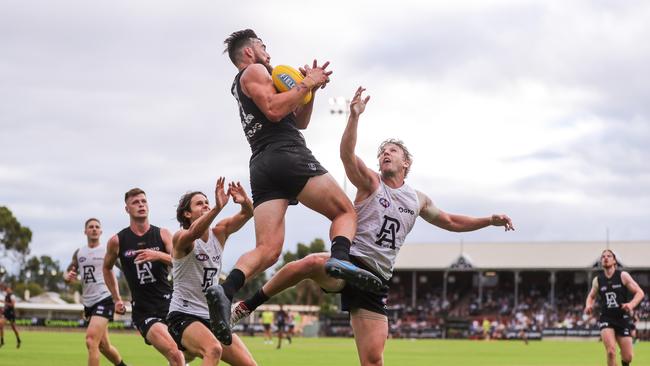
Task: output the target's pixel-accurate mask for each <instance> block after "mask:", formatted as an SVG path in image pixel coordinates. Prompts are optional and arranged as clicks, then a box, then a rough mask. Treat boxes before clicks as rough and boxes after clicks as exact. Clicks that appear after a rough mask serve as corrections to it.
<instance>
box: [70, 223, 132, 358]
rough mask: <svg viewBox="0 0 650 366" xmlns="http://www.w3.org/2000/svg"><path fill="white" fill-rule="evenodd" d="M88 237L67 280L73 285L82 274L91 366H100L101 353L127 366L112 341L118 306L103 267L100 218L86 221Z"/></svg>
mask: <svg viewBox="0 0 650 366" xmlns="http://www.w3.org/2000/svg"><path fill="white" fill-rule="evenodd" d="M84 234H86V239H87V244H86V245H84V246H83V247H81V248H79V249H77V250H75V252H74V254H73V255H72V262H70V265H68V269H67V270H66V273H65V276H64V280H65V282H67V283H70V282H72V281H75V280H76V279H77V275H78V274H80V275H81V302H82V303H83V304H84V317H85V318H86V321H87V328H86V348H87V349H88V366H99V355H100V353H101V354H103V355H104V356H105V357H106V358H107V359H108V360H109V361H111V362H112V363H113V364H114V365H117V366H126V364H125V363H124V361H122V356H120V353H119V351H118V350H117V348H115V346H113V345H112V344H111V341H110V339H109V338H108V322H109V321H113V312H114V311H115V304H114V303H113V298H112V297H111V293H110V292H109V291H108V289H107V288H106V284H105V283H104V271H103V270H102V268H103V265H104V257H105V256H106V248H104V247H102V245H101V243H100V242H99V238H100V237H101V235H102V224H101V223H100V222H99V220H98V219H96V218H90V219H88V220H86V223H85V224H84Z"/></svg>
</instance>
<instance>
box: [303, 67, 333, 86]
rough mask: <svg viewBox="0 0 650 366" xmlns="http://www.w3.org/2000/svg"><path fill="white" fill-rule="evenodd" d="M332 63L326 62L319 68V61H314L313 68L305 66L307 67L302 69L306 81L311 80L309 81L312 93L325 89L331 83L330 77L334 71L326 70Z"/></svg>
mask: <svg viewBox="0 0 650 366" xmlns="http://www.w3.org/2000/svg"><path fill="white" fill-rule="evenodd" d="M329 64H330V62H329V61H326V62H325V63H324V64H323V65H321V66H318V61H317V60H314V61H313V63H312V66H309V65H307V64H305V66H303V67H300V68H299V70H300V73H301V74H302V75H303V76H304V77H305V79H311V80H309V81H307V83H306V85H308V86H309V87H310V88H311V89H312V91H315V90H317V89H318V88H321V89H323V88H325V86H326V85H327V83H329V82H330V75H332V72H333V71H327V70H325V69H326V68H327V66H329Z"/></svg>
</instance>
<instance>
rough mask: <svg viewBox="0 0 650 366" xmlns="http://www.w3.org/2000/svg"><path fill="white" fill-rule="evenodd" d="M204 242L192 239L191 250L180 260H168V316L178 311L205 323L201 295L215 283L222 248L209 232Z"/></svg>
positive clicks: (206, 315) (206, 310) (203, 301)
mask: <svg viewBox="0 0 650 366" xmlns="http://www.w3.org/2000/svg"><path fill="white" fill-rule="evenodd" d="M208 232H209V234H208V241H207V242H204V241H203V240H201V239H200V238H199V239H196V240H195V241H194V248H193V249H192V251H191V252H190V253H188V254H187V255H186V256H185V257H183V258H179V259H176V258H172V264H173V267H172V275H173V278H174V292H173V294H172V301H171V304H170V305H169V312H172V311H180V312H183V313H187V314H192V315H196V316H198V317H201V318H203V319H209V318H210V314H209V312H208V302H207V300H206V299H205V291H206V290H207V289H208V287H210V286H212V285H213V284H216V283H218V282H219V274H220V273H221V257H222V254H223V248H222V246H221V244H219V240H218V239H217V237H216V236H215V235H214V233H213V232H212V230H208Z"/></svg>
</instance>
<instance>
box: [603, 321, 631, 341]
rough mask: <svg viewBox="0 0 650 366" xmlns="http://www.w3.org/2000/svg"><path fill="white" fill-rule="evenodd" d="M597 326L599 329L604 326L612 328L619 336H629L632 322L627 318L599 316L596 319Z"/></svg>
mask: <svg viewBox="0 0 650 366" xmlns="http://www.w3.org/2000/svg"><path fill="white" fill-rule="evenodd" d="M598 327H599V328H600V330H603V329H605V328H612V329H614V334H616V335H617V336H619V337H631V336H632V329H634V328H633V324H632V322H631V321H630V319H629V317H628V318H610V317H600V319H598Z"/></svg>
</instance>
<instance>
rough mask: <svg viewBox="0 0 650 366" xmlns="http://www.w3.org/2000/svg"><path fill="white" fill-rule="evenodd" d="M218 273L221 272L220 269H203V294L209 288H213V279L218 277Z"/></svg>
mask: <svg viewBox="0 0 650 366" xmlns="http://www.w3.org/2000/svg"><path fill="white" fill-rule="evenodd" d="M217 272H219V269H218V268H211V267H205V268H203V283H202V284H201V286H202V287H203V292H205V291H206V290H207V289H208V287H210V286H212V284H213V283H212V279H213V278H214V276H216V275H217Z"/></svg>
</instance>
